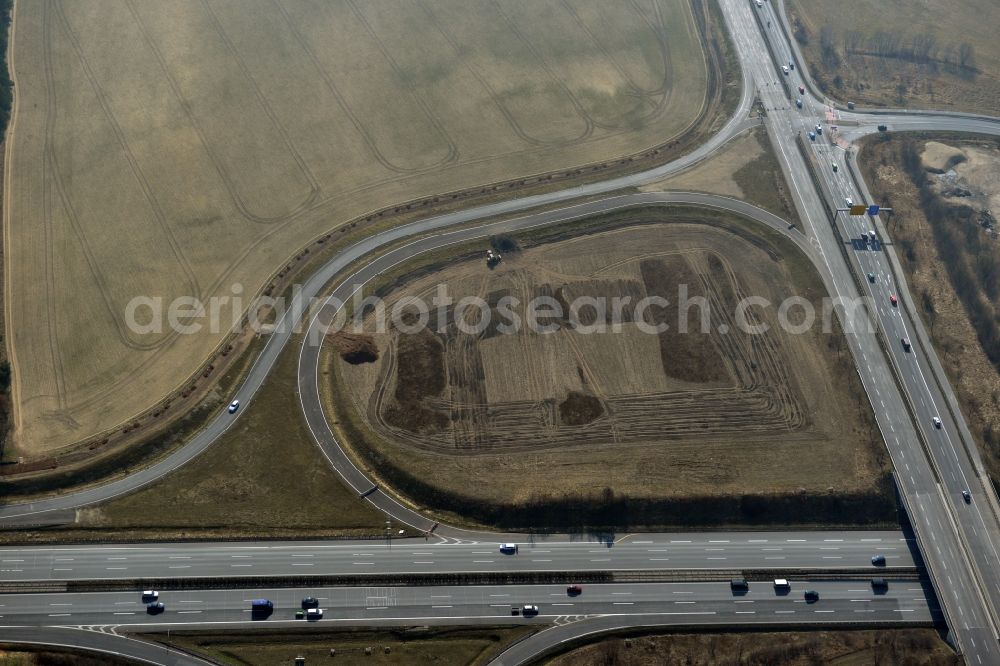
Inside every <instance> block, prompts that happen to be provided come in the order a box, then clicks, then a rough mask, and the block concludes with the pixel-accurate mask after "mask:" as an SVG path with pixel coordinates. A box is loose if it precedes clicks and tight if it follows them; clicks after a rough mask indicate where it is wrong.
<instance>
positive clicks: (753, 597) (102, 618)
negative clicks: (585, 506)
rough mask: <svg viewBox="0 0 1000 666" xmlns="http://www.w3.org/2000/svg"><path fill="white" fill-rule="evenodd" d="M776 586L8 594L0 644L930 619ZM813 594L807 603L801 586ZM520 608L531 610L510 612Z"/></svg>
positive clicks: (861, 592) (824, 589)
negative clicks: (149, 606) (606, 618)
mask: <svg viewBox="0 0 1000 666" xmlns="http://www.w3.org/2000/svg"><path fill="white" fill-rule="evenodd" d="M789 582H790V585H791V587H790V589H788V590H778V589H776V588H775V587H774V585H773V579H767V580H751V581H750V584H749V590H747V591H742V592H734V591H733V590H731V589H730V586H729V583H727V582H712V583H611V584H599V585H584V586H582V592H581V593H580V594H570V593H568V591H567V586H565V585H480V586H468V585H466V586H427V587H333V588H298V589H288V588H282V589H273V588H246V589H235V590H234V589H204V590H199V589H193V590H181V591H172V592H160V595H159V601H160V602H162V603H163V604H164V606H165V609H164V611H163V612H162V613H159V614H155V615H152V614H149V613H148V612H147V610H146V606H145V603H144V602H143V600H142V598H141V596H140V594H139V591H133V592H86V593H73V594H70V593H58V594H7V595H3V596H2V597H0V642H2V641H3V631H4V628H5V627H8V626H63V627H65V626H73V627H78V626H113V627H115V629H116V630H117V631H121V630H126V631H136V630H140V629H147V628H157V629H159V630H164V629H166V628H168V627H169V628H171V629H178V628H184V627H192V626H194V627H198V628H201V629H206V628H218V627H219V625H242V626H246V625H249V626H254V627H258V628H259V627H261V626H270V625H275V624H279V623H280V624H281V626H287V625H288V623H297V624H299V625H302V624H307V623H308V624H310V625H315V624H319V625H361V626H368V625H369V624H371V623H374V622H381V623H385V624H392V623H399V624H437V623H449V624H451V623H454V622H456V621H458V622H462V623H474V622H475V623H484V622H486V623H491V624H495V623H511V622H515V623H518V622H527V623H539V624H545V623H549V622H555V621H557V620H559V619H560V618H574V617H578V616H596V615H618V616H630V615H653V614H662V615H664V616H665V617H667V618H670V620H669V622H671V623H673V622H675V621H684V619H683V618H695V617H700V618H703V619H704V620H705V622H706V623H708V624H717V623H732V622H740V623H746V624H752V623H755V622H757V621H761V622H767V621H775V619H776V616H785V615H787V616H789V617H781V618H779V619H781V620H784V621H798V622H814V623H825V622H834V621H840V622H858V621H859V618H863V619H861V621H865V622H879V621H883V622H884V621H896V622H899V621H902V622H931V621H932V620H933V619H934V614H935V612H936V605H935V604H934V602H933V594H932V593H931V590H930V588H929V587H927V586H926V585H925V584H922V583H920V582H919V581H917V580H915V579H914V580H893V581H889V582H888V587H887V588H885V589H884V590H881V591H874V590H873V589H872V586H871V581H870V579H868V578H858V579H855V580H843V581H826V580H812V581H808V582H806V581H799V580H795V579H790V580H789ZM807 589H809V590H815V591H817V592H819V600H818V601H816V602H815V603H807V602H806V600H805V598H804V592H805V590H807ZM306 596H312V597H315V598H316V599H318V602H319V607H320V608H322V609H323V611H324V612H323V617H322V619H318V620H308V621H307V620H296V619H295V612H296V611H297V610H299V609H300V608H301V600H302V599H303V598H304V597H306ZM253 599H268V600H270V601H271V602H272V603H273V605H274V610H273V612H272V613H270V614H269V615H266V616H262V617H255V615H254V614H252V613H251V608H250V602H251V600H253ZM525 604H532V605H535V606H537V607H538V613H537V615H530V614H529V615H528V616H524V614H523V612H519V614H518V615H514V614H513V612H512V609H517V610H518V611H521V610H522V607H523V606H524V605H525Z"/></svg>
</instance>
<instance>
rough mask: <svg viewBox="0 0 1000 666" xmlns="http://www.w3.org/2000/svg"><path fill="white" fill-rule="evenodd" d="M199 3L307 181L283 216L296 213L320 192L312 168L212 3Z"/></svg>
mask: <svg viewBox="0 0 1000 666" xmlns="http://www.w3.org/2000/svg"><path fill="white" fill-rule="evenodd" d="M201 4H202V7H203V8H204V10H205V14H206V15H207V16H208V17H209V19H210V20H211V22H212V27H213V28H214V29H215V32H216V34H218V35H219V38H220V39H221V40H222V43H223V44H225V45H226V49H227V50H228V51H229V53H230V54H231V55H232V57H233V60H234V61H235V62H236V64H237V66H238V67H239V68H240V72H241V73H242V74H243V77H244V78H245V79H246V80H247V81H248V82H249V83H250V86H251V87H252V88H253V91H254V96H255V97H256V98H257V102H258V103H259V104H260V106H261V108H262V109H264V113H265V114H266V115H267V117H268V119H269V120H270V121H271V124H272V125H274V127H275V129H277V130H278V134H279V135H280V136H281V140H282V142H283V143H284V144H285V148H286V149H287V150H288V152H289V154H290V155H291V156H292V159H293V160H294V161H295V164H296V165H297V166H298V167H299V170H300V171H301V172H302V175H303V176H305V178H306V180H307V181H308V182H309V195H308V197H307V198H306V199H305V200H304V201H303V202H302V203H300V204H299V205H298V206H296V207H295V209H293V210H292V211H290V212H289V213H288V214H287V215H286V216H285V217H284V218H283V219H287V217H291V216H292V215H294V214H296V213H298V212H299V211H302V210H305V209H306V208H308V207H309V206H310V205H311V204H312V203H313V202H314V201H315V200H316V197H318V196H319V192H320V187H319V183H318V182H317V180H316V176H314V175H313V172H312V170H311V169H310V168H309V165H308V164H306V161H305V160H304V159H303V158H302V155H301V154H300V153H299V151H298V149H297V148H296V147H295V144H294V143H293V142H292V140H291V138H290V137H289V135H288V130H287V129H285V126H284V125H282V124H281V121H280V120H279V119H278V114H276V113H275V112H274V109H272V108H271V103H270V102H268V100H267V97H266V96H265V95H264V92H263V91H262V90H261V89H260V86H259V85H258V84H257V80H256V79H255V78H254V77H253V74H252V73H251V70H250V68H249V67H247V64H246V62H245V61H244V60H243V56H242V55H240V52H239V49H237V48H236V46H235V45H234V44H233V42H232V40H231V39H229V36H228V35H227V34H226V31H225V28H224V27H223V25H222V22H221V21H219V17H218V15H217V14H216V13H215V11H214V10H213V9H212V5H211V4H209V2H208V0H202V2H201Z"/></svg>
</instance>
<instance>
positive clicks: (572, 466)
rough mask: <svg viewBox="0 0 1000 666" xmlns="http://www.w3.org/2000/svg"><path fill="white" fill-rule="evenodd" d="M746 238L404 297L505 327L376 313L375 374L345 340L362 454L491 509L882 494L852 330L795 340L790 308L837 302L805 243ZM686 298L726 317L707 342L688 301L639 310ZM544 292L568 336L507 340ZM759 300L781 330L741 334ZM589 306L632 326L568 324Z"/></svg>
mask: <svg viewBox="0 0 1000 666" xmlns="http://www.w3.org/2000/svg"><path fill="white" fill-rule="evenodd" d="M748 228H749V227H747V226H745V224H744V225H743V226H734V227H732V228H726V227H725V225H718V226H717V225H715V224H705V223H697V222H691V223H686V222H679V221H676V222H671V223H649V224H642V225H638V226H629V227H625V228H619V229H616V230H611V231H605V232H599V233H590V234H588V235H583V236H578V237H575V238H565V239H562V240H556V241H554V242H547V243H544V244H540V245H537V246H535V247H529V248H527V249H525V250H524V251H522V252H520V253H518V254H515V255H508V256H507V257H505V260H504V261H503V262H502V263H501V264H500V265H499V266H497V267H496V268H494V269H492V270H491V269H489V268H488V267H487V266H486V262H485V260H481V259H478V258H477V259H475V260H467V261H462V262H460V263H454V264H451V265H450V266H448V267H447V268H445V269H443V270H440V271H436V272H432V273H430V274H427V275H423V276H421V277H419V278H416V279H414V280H412V281H411V282H410V283H409V284H406V285H404V286H402V287H400V288H398V289H395V290H394V291H392V293H391V294H390V295H389V297H388V299H387V305H388V307H389V308H390V309H391V307H392V306H393V304H394V303H396V302H398V301H400V299H404V298H410V297H418V298H421V299H424V300H426V302H427V303H431V302H432V298H433V297H434V296H435V294H436V293H438V292H437V290H438V289H439V285H441V284H443V285H445V286H446V287H447V289H448V293H449V295H450V297H451V298H453V299H454V300H455V301H459V300H460V299H462V298H463V297H469V296H477V297H480V298H482V299H483V300H484V301H485V302H486V303H488V304H489V312H490V317H491V319H490V324H489V325H488V326H486V327H485V328H484V329H483V330H482V331H481V332H475V333H468V332H464V331H463V330H461V329H462V328H463V327H464V328H466V329H472V328H474V324H475V323H477V322H478V321H479V318H480V317H481V316H483V315H481V314H480V310H478V309H475V308H469V309H466V311H465V312H464V313H462V314H461V315H459V316H457V317H456V313H455V308H454V307H453V306H452V307H449V308H447V309H446V310H444V311H443V312H444V315H443V316H442V311H440V310H436V309H433V308H432V312H431V316H430V320H429V326H428V327H427V328H425V329H423V330H422V331H421V332H419V333H403V332H401V331H400V330H399V329H398V328H393V327H392V326H390V327H389V328H388V330H386V331H385V332H381V333H380V332H377V331H375V330H374V328H373V325H374V321H375V318H374V317H373V316H370V317H368V319H367V320H366V325H367V326H368V327H369V329H370V332H369V334H370V335H371V337H372V340H373V341H374V343H375V345H376V346H377V347H378V349H379V353H378V360H377V361H376V362H373V363H364V364H351V363H347V362H345V361H343V360H342V359H341V358H340V357H338V356H336V349H332V347H333V346H332V345H328V347H330V348H331V349H328V350H327V356H326V358H327V362H328V363H329V364H330V366H331V368H332V369H333V370H335V372H333V373H331V374H332V375H334V376H335V377H336V378H337V381H338V383H337V385H336V389H335V390H336V392H337V394H338V395H339V396H341V397H345V396H346V397H347V400H337V399H335V400H334V401H333V402H334V403H335V404H337V403H339V406H337V407H335V410H336V411H337V418H341V417H346V418H350V419H353V420H354V421H356V422H360V423H363V427H364V429H365V430H366V431H367V432H369V433H371V434H373V437H372V438H371V439H372V441H371V442H368V443H367V444H362V445H363V446H374V447H376V448H377V454H378V455H379V456H382V457H384V459H385V460H388V461H390V462H391V463H392V464H394V465H397V466H398V467H399V468H401V469H406V470H407V471H408V472H409V473H410V474H413V475H414V476H416V477H417V478H419V479H421V480H422V481H424V482H430V483H433V484H434V485H436V486H438V487H440V488H442V489H445V490H448V491H451V492H460V493H465V494H472V495H473V496H475V497H477V498H484V499H485V498H492V499H495V500H503V501H518V500H519V499H524V498H528V497H530V496H532V495H534V494H537V493H538V492H539V491H544V492H546V493H555V494H558V493H572V492H580V491H590V490H595V489H596V490H600V489H602V488H605V487H609V488H613V489H614V491H615V492H622V493H629V494H631V495H634V496H652V497H664V496H675V495H681V494H687V493H705V494H716V493H738V492H747V491H756V492H788V491H795V490H800V489H801V490H806V491H816V490H827V489H837V490H840V489H843V490H856V489H859V488H867V487H870V486H871V485H872V483H873V480H874V479H875V478H876V477H877V475H878V474H877V473H878V471H879V465H880V462H879V453H878V452H879V451H880V450H881V444H880V443H877V435H875V434H874V430H873V429H872V426H871V423H872V421H871V412H870V409H869V407H868V404H867V402H866V401H860V400H859V399H858V396H859V395H863V392H862V391H861V390H860V386H859V385H858V382H857V377H856V372H855V370H854V368H853V363H852V361H851V358H850V353H849V351H848V350H847V347H846V344H844V343H843V340H842V338H841V336H840V333H839V332H838V331H836V330H835V332H834V333H832V334H827V333H823V332H822V327H821V326H819V325H818V324H817V325H816V326H815V327H814V328H813V329H811V330H809V331H808V332H806V333H803V334H791V333H787V332H785V331H782V330H781V329H780V328H779V327H778V316H777V309H778V304H780V303H781V301H782V300H783V299H784V298H786V297H789V296H793V295H796V296H801V297H803V298H805V299H807V300H809V301H810V302H812V303H814V304H815V305H816V308H817V312H820V311H821V310H820V308H821V304H820V301H821V299H822V298H823V297H824V296H825V295H826V292H825V290H824V289H823V287H822V285H821V282H820V281H819V279H818V277H817V276H816V274H815V273H814V272H813V270H812V268H811V266H810V265H809V264H808V262H807V260H806V259H805V258H804V257H803V256H802V255H801V254H799V253H798V250H797V249H795V248H794V246H793V245H792V244H791V243H789V242H788V241H786V240H784V239H781V238H778V237H777V236H775V235H773V234H771V232H754V231H749V230H748ZM484 252H485V249H484ZM789 253H791V254H794V256H791V257H789V256H788V255H789ZM682 287H686V289H687V290H688V296H689V298H703V299H705V301H706V302H707V303H708V304H709V308H708V321H709V324H710V325H709V326H708V328H707V330H706V331H705V332H704V333H701V332H700V329H701V310H700V309H699V308H698V307H693V308H690V309H688V318H689V331H690V332H689V333H687V334H681V333H679V332H678V330H677V329H678V326H677V324H678V322H679V320H678V309H677V308H676V307H675V306H673V305H670V306H667V307H651V308H649V309H646V310H644V311H640V310H641V309H640V308H638V307H636V306H637V304H638V303H639V302H640V301H642V299H644V298H646V297H648V296H654V295H658V296H662V297H663V298H666V299H667V300H668V301H669V302H670V303H671V304H675V303H677V302H678V301H679V292H678V289H679V288H682ZM539 296H543V297H547V298H549V299H551V302H555V303H558V304H560V305H561V306H562V308H563V310H564V316H562V317H549V318H547V319H544V320H543V319H539V322H540V323H545V324H548V325H550V327H551V328H552V329H553V330H552V331H551V332H548V333H540V332H536V331H532V330H529V327H527V326H521V327H520V328H519V330H517V331H516V332H509V327H508V328H507V329H505V328H504V326H506V325H507V324H508V323H509V322H510V321H511V318H510V317H509V316H507V315H506V314H505V313H507V312H512V313H514V314H515V315H517V316H519V317H521V318H522V320H523V321H527V308H526V304H527V303H528V302H529V301H531V300H532V299H533V298H536V297H539ZM747 296H762V297H764V298H766V299H768V300H769V301H770V302H771V303H773V304H774V305H773V306H772V307H770V308H751V309H750V310H749V311H748V315H747V320H748V321H749V322H750V323H757V324H768V325H770V329H771V330H770V331H769V332H768V333H765V334H761V335H749V334H747V333H745V332H744V331H742V330H740V328H741V327H740V326H739V325H738V320H737V317H738V314H737V312H738V310H737V305H738V303H739V302H740V301H741V299H744V298H746V297H747ZM580 297H586V298H591V299H596V300H598V301H599V300H601V299H602V297H603V298H607V299H608V302H611V299H612V298H615V297H618V298H626V297H628V298H629V299H630V300H629V302H628V304H627V305H625V306H623V307H621V308H620V312H621V318H620V321H621V325H620V330H617V331H616V330H615V329H614V327H613V326H611V325H610V324H609V325H607V326H606V329H607V330H606V332H594V331H593V330H592V329H594V328H599V324H600V323H601V322H602V321H603V322H604V323H605V324H608V322H610V321H611V315H610V309H611V308H609V309H608V310H609V312H608V313H605V314H603V315H602V314H599V313H598V311H597V309H595V308H594V307H588V306H585V307H581V308H579V310H578V313H577V315H576V316H569V315H565V312H567V311H569V307H567V306H569V305H570V304H572V303H574V302H576V303H580V301H579V300H578V299H580ZM504 299H508V300H507V301H506V304H505V301H504ZM510 299H515V300H516V302H517V303H519V305H513V306H511V303H512V301H511V300H510ZM505 308H506V309H505ZM791 319H794V317H791ZM459 320H460V321H462V322H464V324H463V325H461V326H460V325H459V323H458V321H459ZM661 322H663V323H667V324H668V325H669V329H668V330H667V331H665V332H661V333H659V334H656V333H653V332H648V331H644V330H642V329H643V326H641V325H640V324H645V325H647V326H646V328H647V329H648V328H649V326H648V325H650V324H655V323H661ZM345 403H346V404H345ZM352 444H355V445H357V444H358V443H356V442H352ZM368 458H369V459H371V457H370V456H368Z"/></svg>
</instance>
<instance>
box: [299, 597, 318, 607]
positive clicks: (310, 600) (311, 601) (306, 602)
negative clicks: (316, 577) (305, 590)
mask: <svg viewBox="0 0 1000 666" xmlns="http://www.w3.org/2000/svg"><path fill="white" fill-rule="evenodd" d="M317 606H319V599H317V598H316V597H303V598H302V607H303V608H316V607H317Z"/></svg>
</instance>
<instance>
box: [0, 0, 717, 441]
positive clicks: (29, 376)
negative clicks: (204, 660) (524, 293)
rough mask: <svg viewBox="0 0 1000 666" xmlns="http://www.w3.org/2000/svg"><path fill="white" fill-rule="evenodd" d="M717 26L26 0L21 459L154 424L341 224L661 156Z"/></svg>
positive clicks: (632, 3) (673, 1) (625, 9)
mask: <svg viewBox="0 0 1000 666" xmlns="http://www.w3.org/2000/svg"><path fill="white" fill-rule="evenodd" d="M713 21H714V19H713V18H712V16H711V13H710V12H709V10H708V9H707V7H706V6H705V5H704V4H703V3H700V2H689V1H688V0H628V1H627V2H624V3H621V4H614V5H612V4H608V3H606V2H601V1H600V0H580V1H579V2H572V3H565V2H558V1H555V0H553V1H550V2H534V1H527V0H505V1H504V2H493V1H489V0H475V1H472V2H470V1H468V0H435V1H434V2H430V1H428V0H407V1H400V2H358V1H357V0H341V1H339V2H325V1H323V2H321V1H317V0H294V1H292V0H287V1H271V0H241V1H240V2H236V1H234V0H206V1H205V2H182V3H176V2H175V3H150V2H134V1H131V0H129V1H125V2H120V3H100V2H99V3H69V2H62V1H60V0H52V1H49V0H45V1H40V2H24V3H18V4H17V6H16V10H15V16H14V25H13V28H12V40H11V41H12V50H11V66H12V70H13V76H14V79H15V82H16V90H17V96H16V107H15V110H14V115H13V121H12V125H11V130H10V141H9V143H10V147H9V151H8V154H7V165H8V169H7V170H6V174H5V178H6V180H5V189H6V192H7V197H6V198H5V206H6V208H5V256H6V257H7V258H8V261H7V262H6V264H5V267H4V268H5V293H6V299H5V301H6V305H5V307H6V313H7V317H6V322H7V326H8V340H9V344H10V350H11V363H12V367H13V373H12V374H13V386H12V390H13V393H12V398H13V402H14V406H15V414H14V429H15V430H14V438H13V442H14V450H13V451H12V452H11V451H6V452H5V456H6V457H8V458H16V457H17V455H24V456H26V457H28V458H29V459H30V458H31V457H33V456H44V455H52V454H54V453H55V452H59V451H61V450H64V449H65V448H66V447H67V446H69V445H72V444H74V443H78V442H82V441H83V440H85V439H87V438H88V437H98V436H101V437H106V436H107V434H108V433H114V432H118V431H120V430H121V429H122V428H123V426H124V425H125V424H130V425H131V424H132V423H135V421H134V420H133V417H135V416H136V415H138V414H141V413H143V412H144V411H145V412H149V413H152V412H153V411H155V410H160V411H161V412H162V409H163V406H162V404H160V401H163V399H164V397H165V396H166V395H167V394H169V393H171V392H175V391H177V392H179V391H180V390H181V389H183V388H184V387H185V386H187V385H188V383H189V381H188V380H189V379H191V378H193V377H196V376H197V375H198V374H199V373H200V372H201V370H202V368H203V367H204V366H205V365H206V364H207V363H208V362H209V359H211V358H213V355H214V354H216V353H218V352H219V350H220V349H221V348H223V347H224V345H225V344H226V340H227V335H228V334H229V332H230V331H231V330H232V329H233V327H234V322H236V323H238V321H239V318H240V315H241V313H242V312H243V310H244V309H245V308H246V306H247V304H248V302H249V299H250V297H251V296H252V295H254V294H257V293H259V292H261V291H263V290H266V289H267V286H268V283H269V281H270V280H271V278H272V275H274V274H276V273H278V272H279V271H280V270H281V269H282V267H283V266H286V265H287V264H289V262H290V261H292V260H293V257H295V258H298V255H297V253H299V252H301V251H302V248H303V247H306V246H307V245H308V244H309V243H310V242H312V241H314V240H317V239H319V238H321V237H322V236H323V234H326V233H329V232H330V231H332V230H335V229H336V228H337V227H340V228H341V230H343V229H344V228H345V226H344V225H347V224H349V223H351V224H353V223H356V222H358V221H360V223H361V224H364V223H365V222H366V216H367V217H368V218H373V219H371V220H368V222H371V223H372V224H375V222H374V217H375V216H376V211H380V210H385V211H388V213H387V215H388V216H391V215H392V214H393V210H394V209H393V208H392V207H393V206H395V207H396V209H395V210H397V212H398V211H399V210H402V209H405V210H410V207H411V206H410V205H408V204H407V202H415V203H412V206H428V208H427V209H428V210H431V209H433V206H434V205H437V204H440V205H444V204H445V203H447V202H448V201H451V200H453V199H457V198H461V197H464V196H466V194H468V193H470V192H474V193H475V195H474V196H480V194H481V193H488V194H483V195H482V196H492V197H496V196H502V195H501V194H499V193H497V192H496V191H495V190H494V188H493V187H491V186H490V184H492V183H496V182H500V181H510V185H511V188H512V189H509V190H508V189H507V186H506V185H505V186H504V190H505V191H510V192H511V193H513V192H515V191H516V190H517V188H520V187H522V186H525V184H526V183H527V186H529V187H546V186H551V185H552V183H553V182H558V181H559V180H560V179H562V178H564V177H565V178H570V179H572V178H575V177H577V174H580V173H582V172H583V169H581V168H580V167H581V166H582V165H589V166H588V167H587V171H588V172H593V173H595V174H596V173H603V171H602V170H603V169H605V168H619V163H618V161H616V158H621V159H619V161H620V162H622V165H621V168H623V169H624V168H629V164H631V162H630V160H628V159H625V158H624V157H623V156H626V155H630V156H636V164H638V163H640V162H641V161H642V160H643V159H647V158H648V159H653V158H652V157H651V155H652V151H653V147H654V146H665V145H669V144H672V143H676V142H677V141H678V140H679V139H680V138H681V137H682V136H687V134H685V133H686V132H687V131H688V130H689V129H690V128H692V127H693V126H695V124H696V123H700V122H702V121H703V120H704V119H705V118H706V117H709V116H711V117H712V118H714V113H715V112H716V111H717V106H718V99H719V95H718V91H717V90H714V89H715V88H717V86H716V85H715V84H712V85H710V81H715V82H716V83H717V82H718V81H719V80H721V75H720V74H719V68H720V67H721V65H720V64H718V63H715V64H711V65H710V60H711V59H709V58H706V56H705V53H706V50H705V49H704V48H703V46H704V45H705V44H706V43H708V41H706V40H705V39H704V38H703V33H705V32H711V33H712V34H713V35H714V36H713V37H712V39H713V40H717V37H718V32H717V27H716V25H715V23H714V22H713ZM706 26H708V27H706ZM712 62H714V61H712ZM710 88H712V89H713V90H710ZM699 127H700V125H699ZM644 151H645V152H644ZM646 153H649V155H646ZM658 159H659V158H658ZM626 163H628V164H626ZM567 169H569V170H568V171H567ZM514 179H518V180H514ZM529 181H530V182H529ZM550 181H551V182H550ZM469 196H473V195H471V194H470V195H469ZM137 297H139V298H145V299H148V300H145V301H142V302H141V303H139V307H138V308H137V310H136V312H135V316H134V318H133V319H134V322H133V323H135V324H138V326H133V325H130V323H129V315H128V312H129V305H130V303H131V304H132V305H133V306H134V305H136V304H137V303H136V302H135V301H134V300H133V299H136V298H137ZM179 298H190V299H197V301H199V302H200V303H202V304H204V307H205V310H206V312H207V313H208V315H211V313H212V312H213V311H214V312H215V313H216V316H214V317H212V316H205V317H199V316H198V315H195V314H192V312H193V311H195V310H196V306H193V305H192V304H191V303H190V302H189V303H187V304H185V303H184V302H183V301H181V302H180V308H179V309H178V310H175V311H174V315H175V316H176V317H177V318H178V319H179V321H180V323H182V324H194V330H189V332H187V333H179V332H177V331H176V330H175V329H174V328H173V327H171V326H170V322H169V319H170V317H169V315H170V312H169V307H170V305H171V304H173V303H177V300H176V299H179ZM154 310H155V311H156V312H161V313H162V319H158V318H157V316H156V315H155V314H154Z"/></svg>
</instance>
